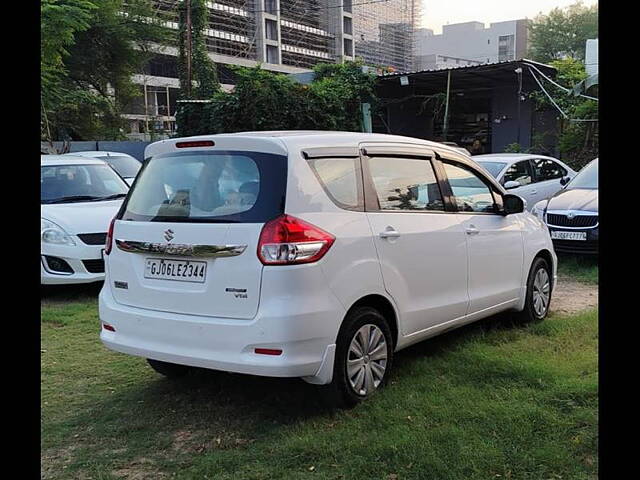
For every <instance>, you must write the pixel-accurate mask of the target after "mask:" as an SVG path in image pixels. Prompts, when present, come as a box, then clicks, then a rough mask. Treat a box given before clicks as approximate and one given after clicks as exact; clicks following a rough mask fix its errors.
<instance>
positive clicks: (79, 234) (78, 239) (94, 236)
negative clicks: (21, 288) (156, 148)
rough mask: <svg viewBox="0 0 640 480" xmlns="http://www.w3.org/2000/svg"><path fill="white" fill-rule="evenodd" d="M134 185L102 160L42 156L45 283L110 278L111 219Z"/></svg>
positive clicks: (42, 265) (42, 280) (42, 266)
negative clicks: (106, 255)
mask: <svg viewBox="0 0 640 480" xmlns="http://www.w3.org/2000/svg"><path fill="white" fill-rule="evenodd" d="M128 189H129V187H128V185H127V184H126V183H125V182H124V181H123V180H122V178H120V177H119V176H118V174H117V173H116V172H114V171H113V169H112V168H111V167H110V166H109V165H108V164H107V163H105V162H103V161H102V160H96V159H93V158H82V157H73V156H71V155H43V156H42V157H41V160H40V204H41V205H40V283H41V284H46V285H61V284H75V283H90V282H97V281H101V280H103V279H104V260H103V258H102V250H103V249H104V243H105V238H106V236H107V229H108V228H109V222H111V219H112V218H113V217H114V216H115V215H116V213H117V212H118V210H119V209H120V206H121V205H122V199H123V198H124V197H125V196H126V194H127V191H128Z"/></svg>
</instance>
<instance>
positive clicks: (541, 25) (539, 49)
mask: <svg viewBox="0 0 640 480" xmlns="http://www.w3.org/2000/svg"><path fill="white" fill-rule="evenodd" d="M597 37H598V5H597V4H596V5H592V6H585V5H583V4H582V2H576V3H575V4H573V5H571V6H569V7H566V8H564V9H561V8H554V9H553V10H551V11H550V12H549V13H548V14H546V15H539V16H537V17H536V18H535V19H534V20H533V22H532V24H531V28H530V37H529V42H530V49H529V54H528V55H529V56H530V57H531V59H533V60H536V61H538V62H542V63H549V62H551V61H552V60H558V59H561V58H564V57H566V56H570V57H574V58H578V59H581V60H583V59H584V54H585V48H586V41H587V40H588V39H590V38H597Z"/></svg>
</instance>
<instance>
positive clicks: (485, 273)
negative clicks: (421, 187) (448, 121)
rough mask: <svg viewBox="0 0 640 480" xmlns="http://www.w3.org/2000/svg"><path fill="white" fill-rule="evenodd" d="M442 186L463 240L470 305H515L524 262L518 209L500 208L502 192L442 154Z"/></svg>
mask: <svg viewBox="0 0 640 480" xmlns="http://www.w3.org/2000/svg"><path fill="white" fill-rule="evenodd" d="M442 167H443V171H444V173H445V175H446V186H445V189H446V188H447V186H448V188H450V192H447V193H449V195H450V197H449V198H451V199H452V201H453V203H454V204H455V206H456V207H457V210H458V213H457V215H458V217H459V219H460V223H461V224H462V226H463V228H464V231H465V237H466V240H467V252H468V272H469V273H468V275H469V309H468V312H467V313H468V314H474V313H478V312H482V311H484V310H488V309H491V308H494V307H507V306H509V305H511V304H513V305H515V304H516V303H517V302H518V300H519V299H520V296H521V285H522V283H521V282H522V275H523V261H524V243H523V234H522V230H523V222H522V219H521V216H522V215H525V214H524V213H521V214H513V215H506V216H505V215H503V214H501V213H499V211H500V206H501V204H502V194H501V193H500V192H499V190H498V189H497V187H495V186H494V185H492V183H491V182H490V181H489V180H488V179H487V178H486V177H484V175H483V174H482V173H480V172H478V171H477V170H475V169H473V168H472V167H470V166H469V165H465V164H463V163H460V162H455V161H451V160H447V159H442Z"/></svg>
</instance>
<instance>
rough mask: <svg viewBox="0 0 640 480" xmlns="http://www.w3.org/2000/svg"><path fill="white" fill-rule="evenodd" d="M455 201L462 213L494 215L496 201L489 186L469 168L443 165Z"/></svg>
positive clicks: (448, 164)
mask: <svg viewBox="0 0 640 480" xmlns="http://www.w3.org/2000/svg"><path fill="white" fill-rule="evenodd" d="M443 166H444V170H445V172H446V174H447V178H448V179H449V185H450V186H451V191H452V193H453V198H454V201H455V203H456V205H457V207H458V210H459V211H461V212H483V213H487V212H489V213H494V212H495V211H496V207H495V200H494V198H493V195H492V193H491V189H490V188H489V186H488V185H487V184H486V183H484V181H483V180H481V178H480V177H478V176H477V175H476V174H475V173H474V172H472V171H471V170H469V169H467V168H463V167H459V166H457V165H452V164H450V163H443Z"/></svg>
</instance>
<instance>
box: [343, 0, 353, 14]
mask: <svg viewBox="0 0 640 480" xmlns="http://www.w3.org/2000/svg"><path fill="white" fill-rule="evenodd" d="M352 5H353V2H352V1H351V0H343V2H342V8H343V9H344V11H345V12H349V13H351V12H353V7H352Z"/></svg>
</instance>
